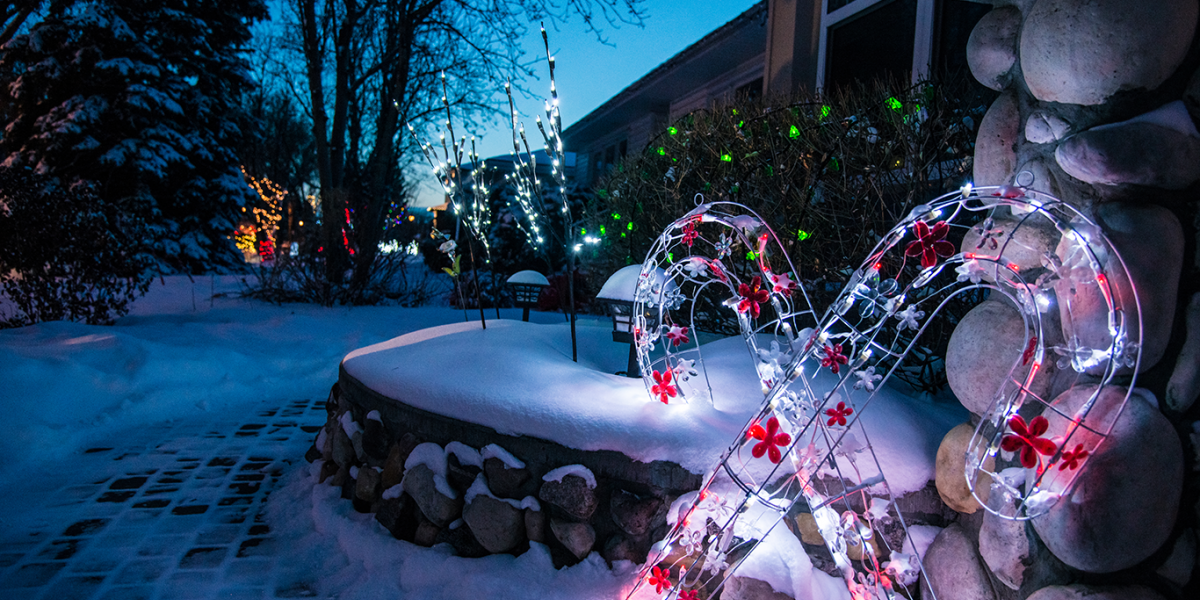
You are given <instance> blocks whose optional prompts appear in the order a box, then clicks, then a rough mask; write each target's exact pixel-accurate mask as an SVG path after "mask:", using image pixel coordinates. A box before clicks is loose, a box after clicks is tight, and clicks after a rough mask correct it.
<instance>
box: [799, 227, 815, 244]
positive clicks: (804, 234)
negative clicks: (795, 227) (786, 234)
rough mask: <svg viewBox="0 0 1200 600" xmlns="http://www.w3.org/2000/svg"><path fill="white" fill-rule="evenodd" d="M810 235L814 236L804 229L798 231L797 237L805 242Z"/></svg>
mask: <svg viewBox="0 0 1200 600" xmlns="http://www.w3.org/2000/svg"><path fill="white" fill-rule="evenodd" d="M810 237H812V234H811V233H809V232H807V231H805V230H803V229H801V230H799V231H797V232H796V239H797V240H800V241H801V242H803V241H804V240H807V239H808V238H810Z"/></svg>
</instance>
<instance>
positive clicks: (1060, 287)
mask: <svg viewBox="0 0 1200 600" xmlns="http://www.w3.org/2000/svg"><path fill="white" fill-rule="evenodd" d="M1005 211H1007V212H1015V213H1017V214H1018V218H1019V219H1020V220H1019V222H1018V225H1017V226H1016V227H1014V228H1012V229H1011V230H1009V231H1007V232H1005V231H1004V230H1003V229H1002V228H1000V229H996V230H993V229H992V228H991V227H992V222H991V221H990V220H989V218H983V219H982V222H980V220H981V217H983V216H984V215H985V213H995V212H1005ZM1020 215H1023V216H1020ZM1039 222H1043V224H1047V223H1048V224H1049V225H1050V226H1052V227H1053V231H1057V232H1059V235H1060V240H1059V244H1058V246H1057V248H1056V249H1055V252H1053V253H1047V255H1046V256H1045V257H1044V260H1043V266H1040V267H1035V268H1033V269H1026V270H1025V271H1021V270H1020V267H1018V266H1017V265H1016V264H1015V263H1013V262H1012V261H1010V260H1008V255H1009V253H1010V251H1013V250H1016V248H1017V246H1018V245H1019V242H1017V241H1015V238H1014V234H1015V233H1016V232H1017V230H1018V229H1019V228H1021V227H1033V226H1035V225H1036V224H1037V223H1039ZM972 229H973V230H974V234H975V238H976V239H977V240H978V241H977V242H976V246H977V247H975V248H966V249H965V250H966V251H962V252H955V250H957V249H958V246H957V245H955V244H954V243H953V242H951V241H950V240H953V239H957V238H958V237H965V235H966V232H967V231H969V230H972ZM993 240H994V241H995V245H994V246H993V245H992V243H991V241H993ZM985 245H986V248H985ZM914 263H916V264H914ZM950 266H955V268H954V269H948V268H947V267H950ZM989 274H990V277H989V276H988V275H989ZM1128 281H1129V279H1128V275H1127V273H1126V271H1125V269H1124V265H1123V263H1122V262H1121V260H1120V257H1119V255H1118V254H1117V253H1116V252H1115V250H1113V249H1112V247H1111V245H1110V244H1109V243H1108V242H1107V240H1106V239H1105V238H1104V236H1103V234H1102V233H1101V231H1100V229H1099V228H1098V227H1096V226H1095V225H1094V223H1091V222H1090V221H1088V220H1087V219H1086V218H1084V217H1083V215H1081V214H1080V213H1079V212H1078V211H1076V210H1075V209H1073V208H1072V207H1070V206H1069V205H1066V204H1064V203H1062V202H1060V201H1058V200H1057V199H1054V198H1052V197H1050V196H1048V195H1046V194H1043V193H1040V192H1035V191H1031V190H1025V189H1021V188H1013V187H997V188H982V189H972V188H971V187H970V186H968V187H967V188H964V190H962V191H961V192H959V193H954V194H949V195H947V196H943V197H942V198H939V199H937V200H935V201H934V202H932V203H931V204H928V205H923V206H921V207H918V208H917V209H915V210H914V211H913V212H912V214H911V215H910V216H909V217H908V218H907V219H905V220H904V221H903V222H901V223H900V224H899V225H897V227H896V228H894V229H893V230H892V231H891V232H890V233H889V234H888V235H886V236H884V238H883V240H882V241H881V242H880V244H879V245H878V246H877V247H876V249H875V250H874V251H873V252H872V254H871V255H870V257H869V258H868V260H867V261H866V263H865V264H864V265H863V267H862V268H860V269H858V270H857V271H856V272H855V273H854V275H853V276H852V280H851V282H850V284H849V285H847V287H846V288H845V289H844V290H843V292H842V294H841V295H840V296H839V298H838V300H837V301H836V302H835V303H834V304H833V306H832V307H831V308H830V310H829V311H828V312H827V313H826V315H825V316H824V317H823V318H822V321H821V325H820V327H819V328H818V329H817V331H816V333H815V335H813V336H812V337H811V338H810V339H809V341H808V342H807V343H805V344H804V350H803V351H802V352H799V353H797V355H796V356H795V358H794V359H793V360H792V361H791V362H789V363H788V364H787V366H786V368H785V369H784V377H783V378H782V380H781V381H780V382H777V383H776V385H774V386H772V387H771V389H770V390H769V392H768V394H767V398H766V402H765V405H764V407H763V408H762V409H761V410H760V411H759V413H758V415H756V417H755V418H753V419H752V420H751V421H750V422H749V423H748V424H747V426H746V427H745V428H743V431H742V434H741V435H740V436H739V437H738V439H737V440H735V441H734V443H733V444H732V445H731V446H730V447H729V448H728V449H727V450H726V451H725V453H724V454H723V455H722V458H721V461H720V463H719V465H718V467H717V469H716V470H715V471H714V472H713V473H712V474H710V476H709V477H708V478H707V479H706V481H705V484H704V486H703V487H702V488H701V490H700V491H699V492H698V493H697V494H696V495H695V496H692V497H690V498H685V499H682V502H681V505H680V506H675V507H672V508H673V510H672V515H673V516H674V519H673V529H672V530H671V532H670V533H669V534H668V536H667V538H666V539H665V540H664V542H663V543H661V544H660V545H659V546H658V547H657V552H656V553H655V554H654V557H653V558H652V559H651V560H650V561H649V562H647V565H646V567H645V571H644V573H643V575H642V579H639V581H638V582H637V583H636V584H635V591H636V589H637V587H638V586H640V585H642V583H643V582H654V583H655V584H659V585H661V584H662V583H663V582H664V579H663V577H666V579H665V581H666V582H667V583H668V584H670V585H671V586H673V589H674V590H676V591H679V590H681V589H684V588H686V589H696V588H700V587H703V588H705V589H707V590H709V591H710V593H715V591H716V590H719V589H720V588H721V586H723V585H724V581H725V580H726V579H727V578H728V577H729V576H730V575H731V574H732V572H733V570H735V569H736V568H737V566H738V565H739V564H741V563H742V561H744V560H745V559H746V557H747V556H748V555H749V552H750V551H751V550H753V549H754V548H755V547H756V546H757V545H758V544H759V543H761V541H762V540H764V539H766V538H767V536H769V535H770V534H771V531H772V529H774V528H775V527H776V526H778V524H780V523H783V524H785V525H786V526H787V527H788V528H789V529H793V528H796V529H798V526H796V525H795V524H794V523H793V520H794V519H796V518H811V519H812V520H813V522H814V524H815V526H816V528H817V529H818V531H819V532H820V535H821V537H822V538H823V540H824V542H825V546H826V549H827V550H828V551H829V553H830V555H831V556H832V557H833V562H832V564H829V563H825V565H824V566H825V567H826V570H827V572H831V574H835V575H839V576H840V577H841V578H842V579H843V580H844V581H845V583H846V585H847V588H848V589H849V590H850V592H851V594H852V596H853V597H855V598H893V597H912V592H911V590H912V586H914V585H915V584H916V583H917V580H918V576H923V574H921V573H922V570H921V567H920V560H919V557H917V556H914V555H913V554H910V553H905V552H903V550H904V549H906V547H905V545H904V539H905V538H907V537H908V534H907V526H906V524H905V523H904V520H903V517H902V516H901V515H900V514H899V513H898V512H897V511H896V509H895V504H894V502H893V497H892V493H891V491H890V487H889V485H888V483H887V481H886V478H885V477H884V476H883V472H882V469H881V468H880V467H879V461H878V457H877V456H876V455H875V453H874V450H873V449H872V447H871V445H870V441H869V439H868V437H867V434H866V431H865V430H863V429H862V427H861V423H860V422H859V420H858V419H859V417H860V416H861V415H862V413H863V411H864V410H865V409H866V407H867V405H868V404H869V403H870V401H871V400H872V399H873V398H874V396H875V395H876V393H877V390H878V389H879V386H881V385H882V384H883V383H884V382H886V380H887V379H888V378H890V376H891V375H893V374H894V373H895V371H896V370H897V369H899V368H902V366H903V364H904V359H905V358H906V357H908V356H909V355H910V354H911V353H912V352H913V351H914V349H916V348H917V347H918V345H919V340H920V338H921V335H922V334H923V333H924V332H925V330H926V328H927V326H928V322H929V320H928V318H926V313H928V316H929V317H932V316H933V315H935V314H937V313H938V312H940V311H942V310H943V309H944V308H945V307H946V305H947V303H948V302H949V301H950V300H952V299H953V298H954V297H955V296H958V295H960V294H965V293H971V291H972V290H976V291H978V290H984V289H986V290H989V293H998V294H1000V295H1003V296H1005V297H1007V298H1008V299H1009V301H1010V302H1013V303H1014V305H1016V306H1019V307H1021V311H1020V314H1021V316H1022V320H1023V322H1024V325H1025V345H1024V347H1025V350H1024V351H1023V352H1021V353H1020V355H1019V356H1016V357H1014V364H1013V367H1012V369H1011V370H1010V373H1009V376H1008V378H1007V380H1006V381H1005V383H1004V384H1003V386H1002V388H1001V390H999V391H998V392H997V394H996V397H995V400H994V402H993V406H992V408H991V409H990V410H989V411H988V413H987V414H986V415H985V418H984V421H983V423H981V425H980V427H979V429H978V430H977V432H976V436H975V440H974V441H973V442H972V444H971V450H970V452H969V453H968V465H967V469H966V473H965V476H966V477H967V478H968V481H969V482H973V481H974V479H973V476H974V475H975V474H976V471H981V470H986V472H988V473H990V474H993V478H994V480H997V481H999V484H998V485H997V486H994V487H997V488H999V489H1000V492H1001V493H998V494H992V495H990V496H989V498H990V499H991V500H993V501H988V500H987V499H983V498H981V500H984V501H985V503H984V506H985V507H987V508H988V510H991V511H993V512H996V513H997V514H999V515H1001V516H1005V517H1008V518H1030V517H1033V516H1036V515H1037V514H1041V512H1044V511H1045V510H1047V509H1048V508H1049V507H1050V506H1051V505H1052V503H1053V500H1054V499H1056V498H1057V496H1051V495H1050V493H1054V494H1057V495H1061V494H1063V493H1067V492H1069V489H1070V486H1071V485H1072V484H1073V483H1074V481H1075V479H1076V478H1077V477H1078V474H1079V472H1081V471H1082V469H1083V467H1084V466H1085V464H1086V459H1087V456H1089V455H1090V453H1094V451H1095V448H1097V447H1098V445H1099V443H1100V442H1102V441H1103V439H1104V437H1105V436H1107V434H1108V432H1109V431H1111V429H1112V426H1113V424H1114V423H1115V420H1116V418H1117V416H1119V414H1120V410H1121V408H1123V406H1124V402H1125V401H1126V400H1127V399H1128V395H1129V391H1128V389H1127V388H1115V386H1111V385H1109V384H1110V381H1111V379H1112V377H1113V376H1114V375H1115V374H1117V373H1136V370H1137V366H1138V361H1139V358H1140V339H1139V338H1138V337H1137V335H1136V332H1138V331H1140V316H1139V315H1140V312H1139V310H1138V307H1137V298H1136V294H1135V293H1134V292H1133V290H1132V287H1131V286H1130V285H1129V284H1128ZM1113 282H1120V284H1121V285H1114V284H1113ZM1056 301H1057V302H1059V304H1060V307H1059V311H1060V319H1061V321H1062V324H1063V330H1064V334H1063V339H1064V340H1066V341H1065V342H1064V343H1063V344H1062V345H1060V346H1055V347H1054V351H1055V352H1056V353H1059V354H1062V355H1063V356H1064V358H1065V359H1066V363H1065V364H1066V365H1067V366H1070V367H1071V368H1072V370H1073V371H1074V372H1075V378H1074V380H1073V381H1070V382H1069V384H1068V389H1074V388H1075V387H1076V386H1079V388H1080V389H1081V390H1083V391H1084V392H1085V394H1087V395H1088V397H1087V399H1086V401H1084V402H1082V405H1081V407H1080V408H1077V409H1075V410H1072V411H1070V412H1065V411H1063V410H1060V409H1059V408H1058V407H1056V406H1055V405H1054V403H1053V402H1051V401H1049V400H1048V399H1046V398H1042V397H1040V396H1038V395H1037V394H1035V393H1033V391H1032V389H1033V387H1034V386H1033V385H1032V384H1033V383H1034V381H1035V380H1036V378H1038V377H1039V376H1040V377H1046V376H1047V374H1046V372H1045V371H1046V370H1044V369H1042V368H1041V365H1042V364H1043V361H1044V360H1045V359H1046V341H1045V340H1046V339H1047V334H1052V333H1053V329H1054V328H1048V327H1044V326H1043V317H1042V314H1043V312H1045V311H1048V310H1049V309H1050V308H1051V307H1052V306H1053V305H1054V304H1055V303H1056ZM1080 302H1083V303H1084V304H1087V303H1088V302H1090V303H1091V306H1095V305H1097V304H1098V305H1099V306H1100V307H1101V310H1099V311H1097V310H1083V311H1079V310H1075V309H1074V308H1072V307H1073V306H1076V305H1078V304H1079V303H1080ZM856 305H857V310H852V309H854V308H855V307H856ZM922 319H924V322H921V321H922ZM893 321H898V322H899V323H897V324H894V325H892V326H889V324H891V323H892V322H893ZM1096 321H1100V323H1098V325H1100V327H1099V329H1101V330H1103V331H1105V332H1107V335H1108V340H1107V345H1105V343H1106V342H1105V340H1103V339H1100V340H1098V341H1097V337H1098V336H1099V337H1103V334H1097V333H1096V331H1097V327H1096V325H1097V323H1096ZM1135 325H1136V327H1135ZM906 329H907V330H911V333H908V334H906V333H904V332H905V330H906ZM1131 331H1132V332H1135V333H1134V335H1132V336H1131V335H1130V332H1131ZM1097 343H1098V344H1099V347H1098V348H1097V346H1096V345H1095V344H1097ZM1085 344H1090V345H1085ZM1093 348H1097V349H1093ZM830 376H833V378H834V379H835V381H833V382H832V384H830V383H829V382H828V381H827V380H828V379H829V378H830ZM819 379H826V381H820V382H818V380H819ZM1059 379H1060V380H1061V379H1062V378H1061V377H1060V378H1059ZM1089 382H1092V383H1089ZM1106 389H1107V390H1110V391H1111V390H1113V389H1116V393H1117V394H1118V395H1119V402H1118V403H1117V406H1116V409H1115V410H1111V409H1110V410H1105V411H1099V412H1100V413H1101V414H1100V415H1099V416H1097V417H1092V418H1089V417H1090V416H1091V409H1092V408H1093V407H1094V406H1095V404H1096V400H1097V398H1099V396H1100V393H1101V390H1106ZM1110 408H1111V407H1110ZM1039 412H1044V413H1047V414H1050V415H1051V416H1052V418H1057V419H1058V420H1059V421H1060V422H1063V423H1067V424H1068V426H1067V427H1066V429H1065V431H1064V433H1063V435H1062V436H1061V437H1058V438H1055V439H1053V440H1049V439H1047V440H1046V442H1047V443H1042V442H1035V444H1036V445H1038V446H1040V448H1041V449H1040V450H1038V449H1035V450H1034V452H1035V454H1034V458H1036V461H1035V462H1036V464H1034V465H1033V466H1032V467H1029V468H1025V466H1024V465H1022V466H1021V469H1019V471H1018V474H1019V475H1024V478H1023V479H1024V481H1010V480H1007V479H1004V477H1006V476H1009V475H1011V472H1009V471H1007V470H1006V469H1004V468H1003V467H1006V466H1007V465H1012V464H1021V463H1020V462H1019V460H1023V459H1021V458H1019V455H1020V454H1021V453H1020V452H1014V454H1013V455H1006V454H1007V453H1003V452H1001V450H1002V448H1003V447H1004V446H1006V445H1007V446H1010V449H1013V450H1019V448H1013V446H1015V445H1016V444H1015V441H1016V440H1021V439H1023V437H1030V436H1032V437H1038V436H1039V435H1041V434H1042V433H1045V432H1044V431H1036V430H1037V427H1036V426H1034V425H1033V420H1034V415H1035V414H1036V413H1039ZM1019 413H1026V416H1028V417H1030V422H1029V424H1027V425H1023V426H1021V427H1020V429H1021V430H1022V431H1017V430H1016V429H1017V428H1015V427H1014V422H1013V418H1014V417H1015V416H1018V414H1019ZM1031 432H1032V433H1031ZM1005 439H1010V440H1014V442H1005ZM1048 443H1052V444H1053V445H1054V446H1055V448H1054V450H1053V451H1051V450H1050V447H1049V445H1048ZM1072 443H1075V444H1076V446H1071V445H1070V444H1072ZM1067 448H1071V450H1066V449H1067ZM747 454H748V455H749V456H748V457H747ZM755 461H757V462H755ZM1009 468H1012V467H1009ZM1039 486H1040V487H1039ZM1054 486H1057V487H1054ZM1048 488H1051V489H1053V490H1055V491H1053V492H1048V491H1047V489H1048ZM996 498H1000V501H994V500H995V499H996ZM801 513H808V514H809V515H810V516H809V517H801ZM772 519H773V520H774V521H773V522H772ZM739 520H740V522H739ZM867 545H870V546H871V548H872V550H871V551H869V552H868V551H865V548H866V547H867ZM856 548H857V552H853V550H855V549H856ZM855 555H857V556H855ZM663 567H666V569H665V570H664V569H663ZM680 567H682V569H680ZM713 567H715V568H713ZM656 569H657V570H656ZM680 571H682V572H683V573H685V574H686V575H685V576H679V575H678V573H679V572H680ZM656 587H658V586H656Z"/></svg>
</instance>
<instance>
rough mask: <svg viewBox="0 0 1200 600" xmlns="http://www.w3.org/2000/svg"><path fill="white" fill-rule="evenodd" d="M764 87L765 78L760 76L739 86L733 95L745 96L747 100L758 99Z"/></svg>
mask: <svg viewBox="0 0 1200 600" xmlns="http://www.w3.org/2000/svg"><path fill="white" fill-rule="evenodd" d="M762 89H763V78H762V77H759V78H758V79H755V80H754V81H751V82H750V83H747V84H746V85H743V86H739V87H738V88H737V89H736V90H734V91H733V95H734V96H736V97H738V98H745V99H747V100H756V99H758V97H759V96H762Z"/></svg>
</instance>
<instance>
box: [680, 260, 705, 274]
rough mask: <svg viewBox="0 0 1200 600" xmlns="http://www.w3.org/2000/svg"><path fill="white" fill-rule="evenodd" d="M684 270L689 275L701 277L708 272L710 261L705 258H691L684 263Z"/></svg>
mask: <svg viewBox="0 0 1200 600" xmlns="http://www.w3.org/2000/svg"><path fill="white" fill-rule="evenodd" d="M683 270H684V271H687V274H688V276H689V277H692V278H700V277H704V276H705V275H707V274H708V261H706V260H704V259H703V258H691V259H688V261H687V262H685V263H683Z"/></svg>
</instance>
